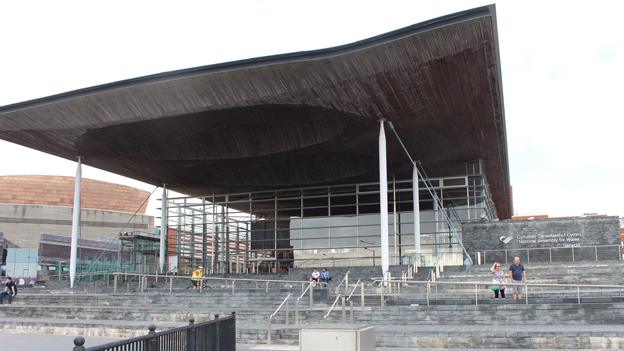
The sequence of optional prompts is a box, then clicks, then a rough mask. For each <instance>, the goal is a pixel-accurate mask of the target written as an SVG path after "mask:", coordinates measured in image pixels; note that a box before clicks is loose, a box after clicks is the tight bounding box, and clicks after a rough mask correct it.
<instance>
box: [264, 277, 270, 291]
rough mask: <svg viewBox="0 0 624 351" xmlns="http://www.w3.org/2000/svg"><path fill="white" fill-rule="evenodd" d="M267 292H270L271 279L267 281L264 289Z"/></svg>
mask: <svg viewBox="0 0 624 351" xmlns="http://www.w3.org/2000/svg"><path fill="white" fill-rule="evenodd" d="M264 291H265V292H266V293H267V294H268V293H269V281H268V280H267V281H266V288H265V290H264Z"/></svg>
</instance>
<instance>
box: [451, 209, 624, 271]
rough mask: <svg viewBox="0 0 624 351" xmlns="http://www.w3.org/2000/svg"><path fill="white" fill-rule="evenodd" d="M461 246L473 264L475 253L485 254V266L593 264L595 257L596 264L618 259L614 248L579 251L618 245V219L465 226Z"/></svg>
mask: <svg viewBox="0 0 624 351" xmlns="http://www.w3.org/2000/svg"><path fill="white" fill-rule="evenodd" d="M463 243H464V246H465V247H466V250H467V251H468V252H469V253H470V255H471V256H472V257H473V259H474V261H475V262H476V252H477V251H480V252H484V251H485V253H486V255H485V259H486V261H487V262H488V263H491V262H494V261H499V262H506V263H509V262H511V261H512V260H513V257H514V256H520V257H521V258H523V260H524V261H527V256H530V260H531V261H534V262H536V261H545V262H548V261H551V260H552V261H553V262H571V261H582V260H595V259H596V256H598V259H599V260H614V259H617V258H618V249H617V248H615V247H602V248H600V247H599V248H597V251H598V252H596V250H595V249H593V248H583V247H584V246H596V245H618V244H619V243H620V237H619V218H618V217H615V216H605V217H570V218H551V219H546V220H506V221H498V222H475V223H466V224H464V234H463ZM548 248H552V249H551V250H548ZM596 254H597V255H596Z"/></svg>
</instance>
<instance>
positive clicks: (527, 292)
mask: <svg viewBox="0 0 624 351" xmlns="http://www.w3.org/2000/svg"><path fill="white" fill-rule="evenodd" d="M524 303H525V304H526V305H528V304H529V286H528V285H527V284H526V282H524Z"/></svg>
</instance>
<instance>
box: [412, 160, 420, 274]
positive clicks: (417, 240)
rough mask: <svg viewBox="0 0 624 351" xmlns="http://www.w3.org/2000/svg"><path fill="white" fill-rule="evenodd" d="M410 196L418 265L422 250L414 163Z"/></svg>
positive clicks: (418, 195)
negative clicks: (412, 206) (411, 198)
mask: <svg viewBox="0 0 624 351" xmlns="http://www.w3.org/2000/svg"><path fill="white" fill-rule="evenodd" d="M412 194H413V195H412V197H413V201H414V256H415V257H416V264H417V265H419V266H420V258H421V257H422V252H421V249H420V193H419V189H418V168H417V167H416V164H414V168H413V169H412Z"/></svg>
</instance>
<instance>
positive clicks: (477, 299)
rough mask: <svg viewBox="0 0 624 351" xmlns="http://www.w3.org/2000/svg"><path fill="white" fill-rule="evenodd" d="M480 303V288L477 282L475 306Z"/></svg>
mask: <svg viewBox="0 0 624 351" xmlns="http://www.w3.org/2000/svg"><path fill="white" fill-rule="evenodd" d="M478 304H479V288H478V287H477V284H475V306H476V305H478Z"/></svg>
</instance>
